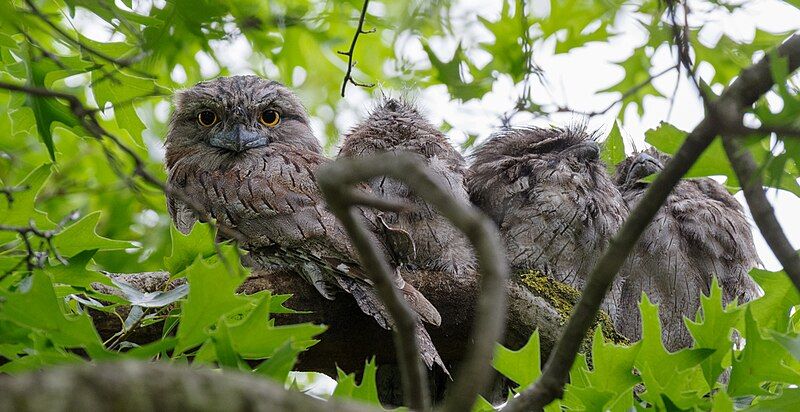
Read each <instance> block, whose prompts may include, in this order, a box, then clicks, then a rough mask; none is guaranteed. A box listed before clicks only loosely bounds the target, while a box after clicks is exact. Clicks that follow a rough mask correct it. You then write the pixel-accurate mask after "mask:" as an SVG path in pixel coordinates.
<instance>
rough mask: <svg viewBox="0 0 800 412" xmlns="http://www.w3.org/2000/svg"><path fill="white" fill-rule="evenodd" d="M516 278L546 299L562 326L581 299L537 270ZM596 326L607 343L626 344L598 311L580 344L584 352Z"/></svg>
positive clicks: (607, 318) (608, 319)
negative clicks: (557, 315) (559, 318)
mask: <svg viewBox="0 0 800 412" xmlns="http://www.w3.org/2000/svg"><path fill="white" fill-rule="evenodd" d="M518 276H520V278H521V280H522V283H523V284H525V285H526V286H528V287H529V288H531V290H532V291H533V292H534V293H536V294H537V295H538V296H541V297H542V298H544V299H546V300H547V301H548V303H550V304H551V305H552V306H553V308H555V310H556V311H557V312H558V314H559V315H561V321H562V323H563V324H565V323H566V322H567V319H569V317H570V315H571V314H572V309H573V308H574V307H575V305H576V304H577V303H578V299H580V297H581V293H580V292H579V291H578V290H577V289H575V288H573V287H572V286H569V285H567V284H565V283H561V282H559V281H556V280H553V279H551V278H549V277H547V276H546V275H544V274H543V273H542V272H540V271H538V270H532V271H530V272H526V273H520V274H518ZM597 326H600V328H601V329H602V331H603V336H605V338H606V340H607V341H610V342H614V343H627V339H625V337H624V336H622V335H620V334H619V333H618V332H617V331H616V329H614V323H613V322H612V321H611V317H609V316H608V314H607V313H605V312H604V311H600V312H598V313H597V316H596V317H595V321H594V324H593V325H592V330H590V331H589V332H588V333H587V336H586V337H585V338H584V341H583V344H582V346H583V351H584V352H588V351H589V349H590V348H591V339H592V335H593V331H594V329H595V328H596V327H597Z"/></svg>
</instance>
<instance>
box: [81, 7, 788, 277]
mask: <svg viewBox="0 0 800 412" xmlns="http://www.w3.org/2000/svg"><path fill="white" fill-rule="evenodd" d="M160 2H161V1H156V5H157V6H158V5H159V3H160ZM116 3H117V4H118V5H121V4H122V3H121V1H119V0H117V1H116ZM149 3H150V2H149V1H140V2H134V7H135V8H144V9H147V8H149V7H150V5H149ZM743 3H744V4H743V7H741V8H739V9H737V10H736V11H734V12H733V13H732V14H729V13H727V12H724V11H720V12H713V13H706V12H703V11H704V10H707V9H708V6H707V4H706V3H705V2H702V1H690V2H689V4H690V8H691V9H692V10H693V11H697V13H696V14H697V16H696V17H694V18H693V19H691V20H690V24H692V25H694V26H702V30H701V31H700V34H699V36H700V41H702V42H704V43H705V44H707V45H713V44H714V43H716V41H717V39H719V37H720V36H721V35H722V34H723V33H725V34H727V35H729V36H731V37H732V38H734V39H741V40H743V41H747V40H750V39H752V38H753V35H754V34H755V29H756V28H759V29H762V30H767V31H771V32H785V31H798V30H800V10H798V9H796V8H794V7H792V6H789V5H787V4H785V3H783V2H781V1H777V0H754V1H745V2H743ZM549 4H550V3H549V1H547V0H533V1H532V2H529V5H528V7H529V8H530V10H529V12H531V13H534V14H536V15H540V16H544V15H547V12H548V9H549ZM123 7H124V5H123ZM501 7H502V0H494V1H487V0H457V1H455V5H454V7H453V8H452V11H451V16H450V17H451V20H452V22H453V26H454V32H455V33H458V36H459V37H445V36H437V37H434V38H431V39H428V40H429V42H430V45H431V47H432V49H433V50H434V51H435V52H436V53H437V54H438V55H439V56H440V57H442V58H447V59H449V57H450V56H452V53H453V50H454V49H455V47H456V45H457V44H458V43H459V42H461V43H463V44H465V45H470V44H476V43H477V42H491V41H492V40H493V36H492V34H491V33H489V32H488V31H486V30H485V29H483V28H482V27H481V25H480V24H477V19H476V17H477V16H478V15H480V16H482V17H485V18H487V19H490V20H495V19H497V18H498V17H499V15H500V11H501ZM369 11H370V13H371V14H373V15H376V16H383V15H384V14H385V10H384V7H383V5H382V4H380V3H371V4H370V9H369ZM388 18H391V17H390V16H389V17H388ZM76 20H77V21H76V22H75V23H76V27H77V28H78V30H80V31H81V32H82V33H83V34H84V35H86V36H88V37H90V38H93V39H96V40H100V41H106V40H109V35H108V33H109V31H108V27H103V25H100V24H98V22H97V20H96V19H93V18H91V17H90V16H86V15H85V14H84V15H81V14H80V13H79V15H78V16H77V18H76ZM614 30H615V32H617V33H618V34H617V35H616V36H615V37H614V38H613V39H612V40H611V41H609V42H608V43H590V44H588V45H586V46H584V47H581V48H578V49H575V50H572V51H571V52H569V53H567V54H560V55H555V54H554V53H553V49H554V43H553V42H552V41H547V42H543V43H537V44H536V45H535V48H534V60H535V62H536V64H538V65H539V66H540V67H541V68H542V69H543V71H544V73H545V76H546V78H547V81H548V86H549V87H547V88H545V87H543V86H542V85H540V84H538V83H536V82H535V83H534V87H533V97H534V100H535V101H536V102H537V103H539V104H552V103H556V104H559V105H561V106H569V107H571V108H573V109H575V110H579V111H584V112H590V111H594V110H600V109H604V108H605V107H607V106H608V105H609V104H611V103H612V102H614V101H615V100H616V99H618V97H619V96H618V95H614V94H608V93H605V94H596V93H597V92H598V91H600V90H602V89H605V88H607V87H609V86H611V85H613V84H616V83H617V82H618V81H619V80H620V79H622V77H623V76H624V72H623V70H622V69H621V68H619V67H618V66H616V65H614V64H613V62H618V61H622V60H624V59H626V58H627V57H629V56H630V55H631V53H632V52H633V50H634V49H635V48H637V47H640V46H642V45H643V44H644V42H645V41H646V33H644V32H643V31H642V30H641V29H639V28H637V27H636V25H635V24H634V23H633V21H632V16H631V14H630V13H629V12H623V13H620V16H619V17H618V19H617V21H616V22H615V23H614ZM214 46H215V47H214V48H215V50H216V54H217V55H218V58H219V60H220V61H221V63H222V64H224V65H225V66H227V68H228V69H229V70H230V71H231V73H233V74H244V73H251V72H252V70H251V67H250V63H249V61H250V59H249V57H250V56H251V55H252V48H251V47H250V46H249V44H248V43H247V41H246V39H244V38H238V39H234V40H232V41H229V42H217V43H215V44H214ZM365 52H368V51H365V50H358V51H357V53H365ZM397 52H398V54H402V55H403V56H405V57H407V58H408V59H409V60H410V61H415V62H418V64H419V67H424V65H425V64H427V58H426V57H425V54H424V51H423V50H422V46H421V44H420V42H419V39H417V38H414V37H412V36H402V38H401V41H400V42H398V45H397ZM469 53H470V57H471V58H473V59H474V60H475V61H476V62H477V63H478V64H479V66H480V65H481V64H486V63H488V61H489V60H490V59H491V55H489V54H488V53H486V52H483V51H480V50H474V51H471V52H469ZM197 60H198V62H199V64H200V65H201V69H202V72H203V74H204V75H207V76H213V75H215V73H217V72H218V70H219V68H218V67H217V66H216V65H215V64H214V63H213V62H212V61H211V60H210V59H209V58H208V57H207V56H204V55H200V54H198V56H197ZM673 62H674V56H672V55H671V54H670V51H669V48H667V47H666V46H663V47H661V48H659V49H658V50H656V51H655V57H654V67H653V70H652V73H656V72H659V71H661V70H663V69H665V68H667V67H669V66H670V65H672V64H674V63H673ZM698 71H699V75H700V76H701V77H706V76H708V77H710V75H711V74H712V73H713V69H711V68H710V67H708V66H706V65H700V67H699V70H698ZM268 74H269V73H268ZM307 75H308V74H306V73H304V72H302V70H300V71H297V70H296V72H295V73H294V74H293V77H294V80H295V83H302V79H303V78H304V77H305V76H307ZM312 75H313V74H312ZM181 77H184V78H185V76H182V73H181V72H180V70H176V72H174V73H173V78H174V79H175V80H180V79H181ZM708 77H706V78H708ZM675 81H676V75H675V74H673V73H670V74H668V75H665V76H662V77H660V78H658V79H656V81H655V82H654V86H655V87H656V89H658V91H659V92H661V94H663V95H664V96H666V98H656V97H648V98H646V99H645V101H644V116H643V117H641V118H640V117H639V116H638V115H637V113H636V110H635V108H633V107H629V108H628V110H627V111H626V113H625V114H626V116H625V123H624V124H623V125H622V132H623V136H624V137H625V138H626V139H627V140H628V142H631V143H633V144H635V145H636V146H637V147H642V145H643V142H644V132H645V131H647V130H649V129H651V128H654V127H656V126H657V125H658V124H659V123H660V122H662V121H667V122H669V123H672V124H673V125H675V126H677V127H678V128H680V129H683V130H687V131H688V130H691V129H692V128H693V127H694V126H695V125H697V123H699V121H700V120H701V119H702V116H703V108H702V104H701V101H700V99H699V98H698V96H697V93H696V92H695V90H694V88H693V86H692V85H691V84H690V83H689V82H688V81H686V79H682V80H681V82H680V84H679V87H678V88H677V92H676V95H675V101H676V104H675V105H674V107H672V111H671V113H670V103H669V98H670V96H672V94H673V89H674V87H675ZM378 85H379V87H378V88H377V89H379V90H365V89H361V88H357V87H350V88H348V92H347V97H346V98H345V99H343V100H342V101H341V102H340V104H339V105H338V106H337V107H336V109H335V110H336V113H335V116H333V117H334V118H335V122H336V125H337V126H338V127H339V129H340V130H346V129H347V128H349V127H350V126H352V125H354V124H355V123H356V122H357V121H358V120H359V119H361V118H362V117H363V116H364V115H365V113H366V112H367V110H368V109H369V108H370V107H371V104H372V102H373V101H374V98H375V96H376V95H377V94H378V93H380V92H381V91H385V90H386V89H382V88H381V84H380V82H379V83H378ZM401 93H402V94H404V95H410V96H413V97H415V101H416V102H417V103H418V104H419V105H420V106H421V107H422V109H423V111H424V112H425V114H426V115H427V116H428V117H429V118H430V119H431V120H432V121H433V122H434V123H436V124H441V123H442V122H445V121H446V122H447V123H449V124H450V125H452V126H453V129H452V130H450V131H449V132H448V137H449V138H450V139H451V140H452V142H453V144H459V143H462V142H463V141H464V140H465V139H466V137H467V135H468V134H471V135H477V136H479V137H478V142H480V141H482V140H484V139H485V138H486V137H488V136H489V134H491V132H492V131H493V130H495V129H496V128H497V127H498V126H499V125H500V121H499V117H500V115H502V114H503V113H506V112H508V111H509V110H510V109H511V108H512V107H513V105H514V102H515V101H516V98H517V96H518V94H519V90H518V89H517V88H515V86H514V84H513V83H512V81H511V80H510V79H509V78H507V77H501V78H500V79H498V80H497V81H496V82H495V84H494V86H493V89H492V91H491V92H490V93H488V94H487V95H485V96H484V97H483V98H482V99H481V100H473V101H470V102H467V103H461V102H456V101H452V100H451V99H450V98H449V95H448V93H447V90H446V87H445V86H443V85H442V86H432V87H427V88H424V89H421V90H404V91H401ZM161 108H163V111H164V112H165V113H163V114H162V115H163V116H164V117H165V116H166V111H167V109H168V106H167V104H166V103H164V104H162V105H161ZM618 113H619V107H615V108H614V109H612V110H610V111H609V112H608V113H606V114H605V115H602V116H596V117H594V118H592V119H591V120H589V126H590V127H592V128H596V129H600V130H604V131H606V132H607V131H608V130H610V128H611V126H612V125H613V122H614V119H616V117H617V115H618ZM668 115H669V116H668ZM584 120H585V119H583V118H582V117H581V116H579V115H574V114H567V113H563V114H558V115H555V116H551V117H550V119H549V120H548V119H543V118H539V119H534V118H532V117H531V116H526V115H520V116H516V117H515V118H514V124H537V125H540V126H544V125H547V124H550V123H552V124H557V125H564V124H570V123H575V122H579V121H584ZM313 122H314V124H315V130H316V131H317V134H318V137H319V138H320V139H323V140H324V136H323V130H324V127H323V123H322V120H321V119H314V121H313ZM158 138H159V137H158V136H151V139H152V140H157V139H158ZM151 147H153V148H154V150H157V148H158V147H160V145H152V146H151ZM628 150H629V151H630V150H632V147H629V148H628ZM156 157H159V156H158V154H156ZM769 194H770V198H771V200H772V201H773V205H774V206H775V207H776V209H777V214H778V219H779V220H780V222H781V223H782V224H783V227H784V229H785V230H786V232H787V234H788V235H789V238H790V240H791V241H792V242H793V244H794V245H795V247H796V248H800V213H798V212H800V199H798V198H797V197H795V196H793V195H791V194H789V193H784V192H779V191H774V190H771V191H770V192H769ZM737 198H739V199H740V200H742V199H741V194H738V195H737ZM754 232H755V235H756V236H755V238H756V243H757V244H756V246H757V247H758V250H759V251H760V254H761V257H762V260H763V261H764V264H765V266H766V268H768V269H771V270H776V269H779V268H780V265H779V264H778V263H777V261H776V260H775V258H774V256H772V254H771V253H770V251H769V249H768V248H767V247H766V244H765V242H764V240H763V238H762V237H761V236H760V234H758V231H757V230H755V231H754Z"/></svg>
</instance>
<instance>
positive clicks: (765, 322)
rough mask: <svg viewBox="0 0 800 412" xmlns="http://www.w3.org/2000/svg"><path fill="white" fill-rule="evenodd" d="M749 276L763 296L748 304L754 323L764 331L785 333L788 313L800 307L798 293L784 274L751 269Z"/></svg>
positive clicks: (799, 294) (787, 326) (787, 325)
mask: <svg viewBox="0 0 800 412" xmlns="http://www.w3.org/2000/svg"><path fill="white" fill-rule="evenodd" d="M750 276H751V277H752V278H753V279H754V280H755V281H756V283H758V285H759V286H761V289H763V290H764V296H762V297H760V298H758V299H756V300H754V301H752V302H750V303H749V304H748V307H749V308H750V311H751V312H752V314H753V318H754V319H755V320H756V322H757V323H758V324H759V325H760V326H761V327H762V328H766V329H773V330H775V331H778V332H782V333H783V332H787V331H788V328H789V312H790V310H791V309H792V307H794V306H795V305H800V293H798V292H797V289H796V288H795V287H794V284H793V283H792V281H791V280H790V279H789V276H787V275H786V273H785V272H783V271H781V272H768V271H766V270H761V269H753V270H751V271H750Z"/></svg>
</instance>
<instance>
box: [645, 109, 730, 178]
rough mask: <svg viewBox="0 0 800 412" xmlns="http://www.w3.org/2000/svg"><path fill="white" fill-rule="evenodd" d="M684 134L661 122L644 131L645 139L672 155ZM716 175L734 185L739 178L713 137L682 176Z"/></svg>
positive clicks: (684, 138) (682, 139) (683, 138)
mask: <svg viewBox="0 0 800 412" xmlns="http://www.w3.org/2000/svg"><path fill="white" fill-rule="evenodd" d="M686 135H687V133H686V132H684V131H682V130H679V129H678V128H676V127H675V126H673V125H671V124H669V123H664V122H661V124H660V125H659V126H658V127H657V128H655V129H651V130H648V131H647V132H646V133H645V141H647V143H650V144H651V145H653V146H655V148H656V149H658V150H660V151H662V152H664V153H667V154H669V155H674V154H675V153H676V152H677V151H678V148H680V146H681V145H682V144H683V142H684V140H686ZM717 175H722V176H725V177H727V181H726V182H725V184H726V185H727V186H733V187H735V186H738V185H739V180H738V179H737V178H736V173H734V171H733V168H732V167H731V165H730V162H728V157H727V155H725V149H724V148H723V147H722V141H721V140H720V139H715V140H714V142H713V143H711V145H710V146H709V147H708V149H706V150H705V151H704V152H703V154H702V155H700V158H699V159H697V162H695V164H694V165H693V166H692V168H691V169H689V171H688V172H687V173H686V174H685V175H684V177H686V178H689V177H706V176H717Z"/></svg>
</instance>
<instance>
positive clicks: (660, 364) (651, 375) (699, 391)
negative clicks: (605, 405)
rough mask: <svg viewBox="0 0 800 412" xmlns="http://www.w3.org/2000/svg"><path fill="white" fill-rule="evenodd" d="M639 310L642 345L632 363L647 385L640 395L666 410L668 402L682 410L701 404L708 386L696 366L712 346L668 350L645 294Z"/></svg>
mask: <svg viewBox="0 0 800 412" xmlns="http://www.w3.org/2000/svg"><path fill="white" fill-rule="evenodd" d="M639 310H640V311H641V313H642V340H641V345H642V346H641V349H640V350H639V353H638V354H637V357H636V361H635V362H634V365H635V366H636V369H637V370H639V372H640V373H641V376H642V382H643V383H644V386H645V388H646V390H645V392H644V393H642V394H641V395H640V396H641V398H642V399H643V400H645V401H647V402H649V403H651V404H653V405H656V406H657V407H659V408H661V409H667V407H668V404H672V405H675V406H677V407H679V408H681V409H688V408H691V407H699V406H701V404H702V403H704V402H705V401H704V400H703V395H704V394H706V393H708V392H709V391H710V387H709V385H708V384H707V383H706V381H705V379H704V377H703V371H702V369H701V368H700V366H699V365H700V364H701V362H703V361H704V360H705V359H707V358H708V357H709V356H711V355H712V354H713V353H714V349H705V348H702V349H683V350H680V351H678V352H675V353H669V352H667V350H666V349H665V348H664V344H663V343H662V341H661V325H660V322H659V317H658V311H657V308H656V305H654V304H652V303H651V302H650V300H649V299H648V298H647V295H646V294H644V293H642V301H641V303H640V304H639Z"/></svg>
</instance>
